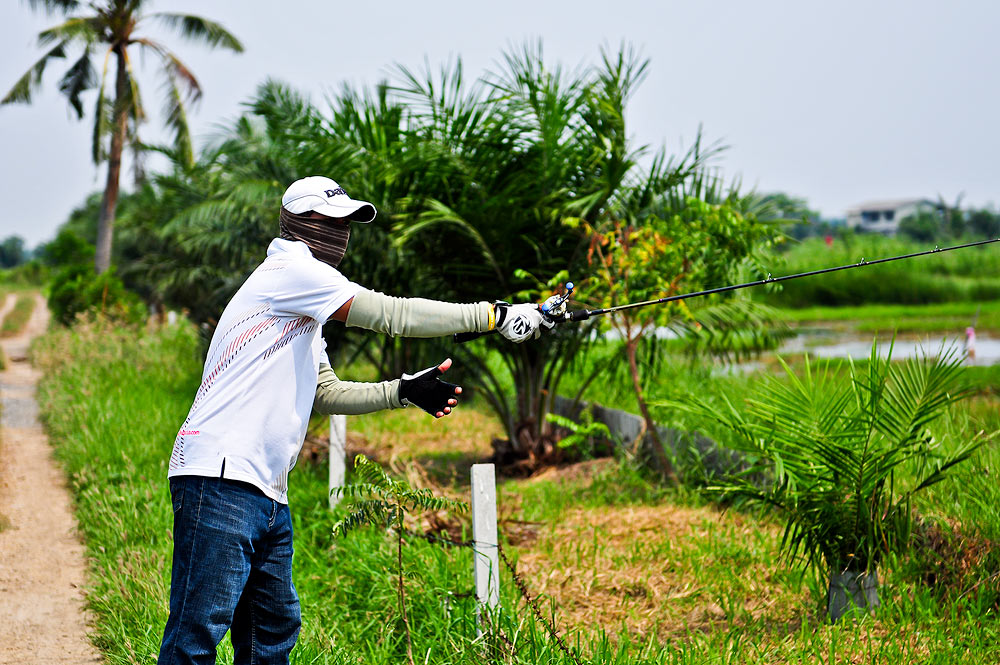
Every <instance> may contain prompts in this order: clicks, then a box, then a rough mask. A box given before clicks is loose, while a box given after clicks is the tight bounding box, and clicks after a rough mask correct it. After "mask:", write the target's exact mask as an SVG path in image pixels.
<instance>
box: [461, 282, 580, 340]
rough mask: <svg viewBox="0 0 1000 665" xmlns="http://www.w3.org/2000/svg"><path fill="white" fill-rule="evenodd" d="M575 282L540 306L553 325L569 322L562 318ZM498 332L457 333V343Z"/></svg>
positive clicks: (567, 283)
mask: <svg viewBox="0 0 1000 665" xmlns="http://www.w3.org/2000/svg"><path fill="white" fill-rule="evenodd" d="M573 288H574V285H573V282H566V292H565V293H563V294H562V295H554V296H550V297H549V298H548V299H547V300H546V301H545V302H543V303H542V304H541V305H539V306H538V310H539V311H540V312H541V313H542V316H544V317H545V318H546V319H548V320H549V321H552V322H553V323H562V322H564V321H568V320H569V319H564V318H562V317H563V316H564V315H565V314H567V312H566V303H567V302H568V301H569V297H570V296H571V295H573ZM495 332H496V330H495V329H494V330H487V331H486V332H464V333H455V335H454V338H455V342H457V343H458V344H464V343H465V342H468V341H471V340H474V339H477V338H479V337H482V336H483V335H492V334H493V333H495Z"/></svg>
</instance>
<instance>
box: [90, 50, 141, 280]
mask: <svg viewBox="0 0 1000 665" xmlns="http://www.w3.org/2000/svg"><path fill="white" fill-rule="evenodd" d="M114 51H115V59H116V60H117V64H118V72H117V75H116V77H115V101H114V120H113V122H112V127H111V150H110V152H109V153H108V180H107V183H106V184H105V185H104V198H103V199H102V200H101V214H100V216H99V217H98V219H97V251H96V253H95V255H94V269H95V270H96V271H97V274H101V273H103V272H104V271H105V270H107V269H108V268H110V267H111V236H112V233H113V229H114V224H115V208H116V207H117V206H118V180H119V176H120V175H121V169H122V151H123V149H124V147H125V136H126V134H127V132H128V109H129V106H130V105H131V104H132V103H133V102H131V101H130V100H129V91H128V78H127V74H126V69H125V47H124V46H121V45H118V46H116V47H115V49H114Z"/></svg>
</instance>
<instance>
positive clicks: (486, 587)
mask: <svg viewBox="0 0 1000 665" xmlns="http://www.w3.org/2000/svg"><path fill="white" fill-rule="evenodd" d="M498 543H499V540H497V483H496V473H495V471H494V467H493V465H492V464H473V465H472V553H473V554H472V556H473V569H474V572H475V576H476V599H477V600H478V601H479V605H478V607H477V608H476V619H477V622H476V624H477V626H481V625H482V620H483V608H484V607H485V608H486V616H488V617H491V618H492V617H493V616H495V612H496V609H497V607H499V605H500V556H499V554H498V552H497V547H498ZM478 630H479V633H480V634H482V628H481V627H480V628H478Z"/></svg>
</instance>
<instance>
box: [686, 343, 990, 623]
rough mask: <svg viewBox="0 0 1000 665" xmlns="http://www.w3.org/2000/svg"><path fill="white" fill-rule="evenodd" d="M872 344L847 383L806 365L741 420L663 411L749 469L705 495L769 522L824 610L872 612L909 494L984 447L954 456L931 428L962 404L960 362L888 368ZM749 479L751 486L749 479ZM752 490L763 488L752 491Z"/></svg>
mask: <svg viewBox="0 0 1000 665" xmlns="http://www.w3.org/2000/svg"><path fill="white" fill-rule="evenodd" d="M891 356H892V347H891V346H890V349H889V353H888V356H887V357H886V358H881V357H880V356H879V353H878V345H877V344H873V346H872V351H871V356H870V358H869V359H868V362H867V363H865V364H855V363H854V362H851V363H850V364H849V368H850V369H849V373H848V376H847V377H846V379H845V378H844V377H843V376H842V375H841V372H840V371H838V370H837V369H835V368H833V367H831V365H830V364H829V363H827V364H824V365H822V366H820V367H819V368H814V367H812V366H810V365H809V363H808V362H807V363H806V366H805V370H804V373H803V375H802V376H799V375H797V374H796V373H795V372H794V371H792V369H791V368H789V367H788V365H784V367H785V371H786V374H787V377H786V380H784V381H781V380H778V379H776V378H768V379H766V380H765V381H764V383H763V384H762V385H761V387H760V389H759V391H758V392H757V394H756V395H755V396H753V397H752V398H750V399H749V400H748V401H747V403H746V406H745V408H744V409H738V408H737V407H736V406H734V405H733V404H732V403H730V402H728V401H727V402H726V403H725V408H724V409H722V410H716V409H713V408H710V407H708V406H707V405H705V404H702V403H700V402H699V401H697V400H696V399H694V398H688V399H684V400H678V401H673V402H671V405H672V406H674V407H679V408H682V409H684V410H686V411H688V412H692V413H696V414H698V415H700V416H702V417H704V418H706V419H707V420H709V421H712V422H714V423H715V424H717V425H720V426H722V428H724V429H725V430H727V431H728V432H730V433H731V435H732V436H731V438H730V439H729V440H728V441H727V443H729V445H731V446H732V447H734V448H736V449H739V450H742V451H744V452H746V453H749V455H750V459H756V460H757V461H756V462H755V463H754V464H752V466H751V468H750V469H749V470H748V471H747V472H746V474H745V475H743V476H741V477H740V478H737V479H734V480H731V481H728V482H726V483H724V484H722V485H719V486H716V487H715V488H713V489H714V490H716V491H719V492H722V493H724V494H726V495H729V496H730V497H732V498H736V499H742V500H749V501H751V502H756V503H759V504H762V505H764V506H769V507H771V508H773V509H775V510H777V511H778V512H779V513H780V514H781V515H782V516H783V518H784V521H785V529H784V534H783V537H782V548H783V550H784V553H785V555H786V556H788V558H789V559H795V558H797V557H801V558H802V560H803V561H804V563H805V564H806V565H807V566H812V567H814V569H817V570H823V569H824V567H825V569H826V570H827V571H829V573H830V587H829V593H828V596H827V610H828V612H829V614H830V617H831V619H832V620H834V621H836V620H837V619H839V618H840V616H842V615H843V614H844V613H845V612H846V611H848V610H849V609H851V606H850V603H851V602H853V604H854V605H857V606H859V607H862V608H868V609H873V608H874V607H877V606H878V594H877V586H878V578H877V566H878V564H879V563H880V562H881V561H882V560H883V559H884V558H885V557H886V556H887V555H890V554H899V553H902V552H904V551H905V549H906V547H907V545H908V541H909V536H910V526H911V521H912V511H911V500H912V497H913V495H914V494H916V493H917V492H919V491H921V490H923V489H925V488H927V487H929V486H931V485H934V484H935V483H937V482H939V481H941V480H942V479H944V478H945V476H946V475H947V474H948V472H949V471H950V470H951V469H953V468H954V467H955V465H957V464H959V463H960V462H962V461H964V460H966V459H968V458H969V457H970V456H971V455H972V454H973V453H974V452H975V451H976V449H978V448H979V447H980V446H981V445H983V443H984V442H985V441H987V440H988V437H983V436H979V437H977V438H975V439H974V440H972V441H970V442H967V443H964V444H960V445H957V447H955V448H953V447H951V446H947V447H946V446H945V445H944V442H943V441H941V440H939V439H937V438H935V436H934V435H933V434H932V433H931V430H930V426H931V425H932V423H934V421H935V420H937V419H938V418H939V417H940V416H942V415H943V414H944V413H945V412H946V410H947V409H948V408H949V407H950V406H951V405H952V404H954V403H956V402H958V401H959V400H961V399H963V398H965V397H967V396H968V395H969V394H970V389H969V388H968V387H967V386H966V385H965V384H964V381H963V378H962V377H963V373H962V361H963V358H961V357H959V356H957V355H956V354H954V353H951V352H943V353H941V354H939V355H938V356H937V357H933V358H916V359H909V360H907V361H905V362H903V363H892V362H891ZM754 478H757V479H758V481H757V482H754V481H753V480H752V479H754ZM760 478H766V479H768V480H766V481H765V482H763V483H761V482H760V481H759V479H760Z"/></svg>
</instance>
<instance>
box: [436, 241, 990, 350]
mask: <svg viewBox="0 0 1000 665" xmlns="http://www.w3.org/2000/svg"><path fill="white" fill-rule="evenodd" d="M994 242H1000V238H993V239H990V240H978V241H976V242H970V243H966V244H964V245H955V246H953V247H937V246H935V247H934V249H928V250H924V251H922V252H913V253H912V254H902V255H900V256H890V257H888V258H884V259H875V260H873V261H867V260H865V259H864V258H862V259H861V260H860V261H858V262H857V263H848V264H847V265H842V266H836V267H833V268H821V269H819V270H810V271H808V272H800V273H795V274H794V275H783V276H781V277H772V276H771V274H770V273H768V275H767V277H765V278H764V279H758V280H755V281H753V282H745V283H743V284H730V285H728V286H720V287H717V288H714V289H705V290H703V291H693V292H691V293H681V294H678V295H674V296H666V297H663V298H657V299H655V300H643V301H642V302H633V303H628V304H627V305H617V306H615V307H602V308H599V309H577V310H573V311H571V312H570V311H567V309H566V302H567V301H568V300H569V297H570V295H571V294H572V293H573V288H574V285H573V282H567V283H566V293H564V294H562V295H556V296H552V297H551V298H549V299H548V300H546V301H545V302H544V303H542V304H541V305H539V309H540V310H541V312H542V315H543V316H545V318H546V319H548V320H549V321H552V322H553V323H567V322H569V321H585V320H587V319H589V318H590V317H592V316H601V315H604V314H612V313H614V312H621V311H623V310H627V309H636V308H638V307H649V306H650V305H663V304H666V303H669V302H675V301H678V300H687V299H688V298H697V297H699V296H708V295H712V294H714V293H726V292H728V291H736V290H738V289H748V288H750V287H752V286H764V285H765V284H777V283H778V282H787V281H788V280H790V279H799V278H802V277H812V276H813V275H823V274H826V273H830V272H837V271H839V270H850V269H852V268H861V267H864V266H874V265H877V264H879V263H888V262H890V261H901V260H903V259H912V258H916V257H918V256H927V255H928V254H940V253H942V252H950V251H952V250H956V249H966V248H968V247H978V246H980V245H989V244H990V243H994ZM494 332H496V330H490V331H489V332H481V333H456V334H455V335H454V340H455V342H457V343H459V344H463V343H465V342H468V341H470V340H473V339H476V338H477V337H482V336H483V335H489V334H491V333H494Z"/></svg>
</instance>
